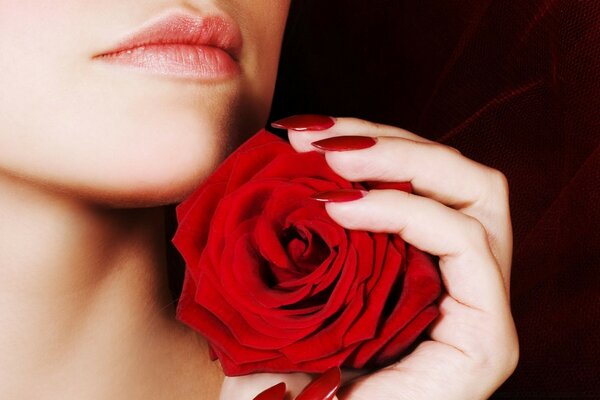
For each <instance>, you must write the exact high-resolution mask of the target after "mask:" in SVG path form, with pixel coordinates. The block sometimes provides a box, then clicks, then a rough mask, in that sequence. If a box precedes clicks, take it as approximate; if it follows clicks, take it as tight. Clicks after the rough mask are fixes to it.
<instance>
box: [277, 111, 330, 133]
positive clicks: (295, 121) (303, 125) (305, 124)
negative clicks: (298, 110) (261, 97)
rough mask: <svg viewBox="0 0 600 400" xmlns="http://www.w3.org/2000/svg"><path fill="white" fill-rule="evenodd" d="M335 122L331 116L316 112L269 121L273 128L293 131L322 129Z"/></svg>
mask: <svg viewBox="0 0 600 400" xmlns="http://www.w3.org/2000/svg"><path fill="white" fill-rule="evenodd" d="M334 124H335V120H334V119H333V118H332V117H328V116H326V115H317V114H303V115H294V116H291V117H287V118H283V119H280V120H277V121H274V122H271V126H272V127H273V128H278V129H291V130H294V131H322V130H325V129H329V128H331V127H332V126H333V125H334Z"/></svg>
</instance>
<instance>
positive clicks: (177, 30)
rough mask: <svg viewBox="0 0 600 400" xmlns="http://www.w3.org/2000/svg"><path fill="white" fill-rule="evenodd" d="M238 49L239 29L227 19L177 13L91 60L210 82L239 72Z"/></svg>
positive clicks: (161, 19)
mask: <svg viewBox="0 0 600 400" xmlns="http://www.w3.org/2000/svg"><path fill="white" fill-rule="evenodd" d="M241 48H242V35H241V32H240V29H239V27H238V25H237V24H236V23H235V21H234V20H233V19H231V18H230V17H229V16H227V15H212V16H196V15H192V14H189V13H187V12H183V11H178V12H175V13H170V14H168V15H166V16H164V17H162V18H159V19H158V20H155V21H151V22H150V23H148V24H145V25H144V26H142V28H141V29H140V30H138V31H137V32H134V33H133V34H131V35H129V36H127V37H126V38H124V39H123V40H121V41H120V42H119V43H118V44H117V45H116V46H115V47H114V48H112V49H111V50H108V51H106V52H103V53H101V54H98V55H96V56H94V57H93V58H94V59H95V60H99V61H102V62H108V63H112V64H117V65H122V66H126V67H130V68H134V69H138V70H143V71H145V72H150V73H155V74H159V75H168V76H174V77H181V78H190V79H209V80H211V79H221V78H230V77H233V76H235V75H237V74H238V73H239V72H240V65H239V62H238V60H239V56H240V52H241Z"/></svg>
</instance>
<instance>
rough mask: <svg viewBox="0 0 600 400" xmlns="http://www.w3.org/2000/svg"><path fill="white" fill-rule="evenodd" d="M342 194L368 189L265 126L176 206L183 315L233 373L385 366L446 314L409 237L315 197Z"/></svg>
mask: <svg viewBox="0 0 600 400" xmlns="http://www.w3.org/2000/svg"><path fill="white" fill-rule="evenodd" d="M342 188H363V189H364V188H369V186H368V185H366V184H358V183H352V182H348V181H346V180H344V179H342V178H341V177H339V176H338V175H336V174H335V173H334V172H333V171H332V170H331V169H330V168H329V166H328V165H327V163H326V162H325V158H324V157H323V155H322V154H319V153H317V152H310V153H297V152H296V151H295V150H294V149H293V148H292V147H291V146H290V145H289V144H288V143H287V142H286V141H284V140H282V139H280V138H279V137H277V136H275V135H273V134H271V133H269V132H267V131H266V130H264V129H263V130H261V131H260V132H258V133H257V134H256V135H255V136H253V137H252V138H251V139H250V140H249V141H247V142H246V143H245V144H243V145H242V146H241V147H240V148H239V149H238V150H237V151H235V152H234V153H233V154H232V155H231V156H230V157H229V158H228V159H227V160H225V162H224V163H223V164H222V165H221V166H220V167H219V168H218V170H217V171H216V172H215V173H214V175H212V176H211V177H210V178H209V179H208V180H207V181H206V182H205V183H204V184H203V185H202V186H201V187H200V188H199V189H198V190H196V191H195V192H194V193H193V194H192V195H191V196H190V197H189V198H188V199H186V200H185V201H184V202H183V203H181V204H180V205H179V206H178V207H177V218H178V220H179V228H178V230H177V233H176V234H175V237H174V239H173V242H174V244H175V246H176V247H177V248H178V249H179V251H180V252H181V254H182V255H183V257H184V259H185V261H186V264H187V270H186V275H185V281H184V286H183V292H182V295H181V298H180V300H179V305H178V308H177V317H178V319H180V320H181V321H183V322H184V323H186V324H188V325H189V326H191V327H192V328H194V329H196V330H197V331H199V332H200V333H202V334H203V335H204V336H205V337H206V338H207V340H208V341H209V343H210V346H211V350H212V352H213V353H214V355H215V356H216V357H218V358H219V359H220V361H221V364H222V366H223V370H224V371H225V373H226V374H227V375H229V376H233V375H241V374H248V373H252V372H267V371H268V372H289V371H306V372H322V371H324V370H326V369H328V368H330V367H332V366H346V367H355V368H363V367H377V366H382V365H385V364H388V363H390V362H392V361H394V360H396V359H397V358H398V357H399V356H400V355H402V354H403V353H404V352H405V351H406V350H407V348H408V347H409V346H410V345H411V344H412V343H413V342H414V341H415V339H417V337H418V336H419V335H420V334H421V333H422V332H423V330H424V329H425V328H426V327H427V326H428V325H429V324H430V323H431V322H432V320H433V319H435V318H436V317H437V315H438V310H437V307H436V305H435V304H434V301H435V300H436V298H437V297H438V296H439V294H440V280H439V275H438V271H437V268H436V266H435V264H434V263H433V262H432V260H431V258H430V256H428V255H426V254H424V253H423V252H421V251H419V250H417V249H416V248H414V247H412V246H410V245H407V244H406V243H405V242H404V241H403V240H402V239H401V238H400V237H399V236H398V235H390V234H385V233H370V232H362V231H348V230H345V229H343V228H342V227H340V226H339V225H338V224H336V223H335V222H334V221H333V220H332V219H331V218H330V217H329V216H328V214H327V212H326V211H325V208H324V207H323V204H321V203H318V202H316V201H315V200H313V199H311V198H310V196H311V195H313V194H315V193H317V192H320V191H327V190H335V189H342ZM395 188H399V189H401V190H406V191H408V190H410V184H408V183H405V184H399V185H395Z"/></svg>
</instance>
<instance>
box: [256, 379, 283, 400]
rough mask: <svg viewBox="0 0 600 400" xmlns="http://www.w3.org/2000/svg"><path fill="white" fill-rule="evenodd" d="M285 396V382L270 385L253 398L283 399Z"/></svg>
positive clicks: (265, 399) (266, 399)
mask: <svg viewBox="0 0 600 400" xmlns="http://www.w3.org/2000/svg"><path fill="white" fill-rule="evenodd" d="M284 396H285V382H281V383H278V384H277V385H275V386H271V387H270V388H268V389H267V390H265V391H264V392H261V393H260V394H259V395H258V396H256V397H255V398H254V400H283V397H284Z"/></svg>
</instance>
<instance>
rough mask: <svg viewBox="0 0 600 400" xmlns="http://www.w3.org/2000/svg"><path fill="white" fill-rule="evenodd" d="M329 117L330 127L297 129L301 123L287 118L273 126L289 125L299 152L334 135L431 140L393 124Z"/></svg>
mask: <svg viewBox="0 0 600 400" xmlns="http://www.w3.org/2000/svg"><path fill="white" fill-rule="evenodd" d="M328 118H331V120H332V122H333V125H332V126H330V127H328V126H329V125H331V124H318V125H313V126H310V125H311V124H308V125H309V126H308V127H309V129H306V130H297V129H302V127H301V124H300V125H299V124H298V123H297V122H295V123H292V124H289V123H288V124H286V123H285V120H286V119H287V118H286V119H283V120H280V121H277V123H275V122H274V123H273V124H274V125H273V126H274V127H276V128H284V127H287V129H289V131H290V133H292V132H293V134H290V135H289V139H290V143H291V144H292V146H294V148H295V149H296V150H297V151H299V152H306V151H312V150H314V147H312V146H311V142H314V141H315V140H320V139H325V138H328V137H332V136H394V137H401V138H404V139H408V140H414V141H416V142H431V141H430V140H428V139H425V138H422V137H420V136H418V135H415V134H414V133H412V132H409V131H407V130H404V129H401V128H398V127H395V126H391V125H384V124H378V123H376V122H369V121H365V120H363V119H358V118H333V117H328ZM281 121H284V124H281ZM325 127H327V128H325ZM311 128H312V129H311Z"/></svg>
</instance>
